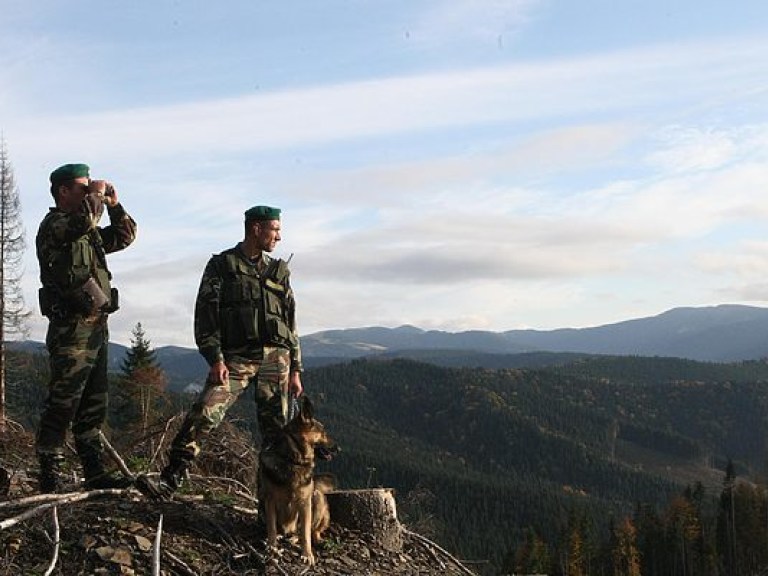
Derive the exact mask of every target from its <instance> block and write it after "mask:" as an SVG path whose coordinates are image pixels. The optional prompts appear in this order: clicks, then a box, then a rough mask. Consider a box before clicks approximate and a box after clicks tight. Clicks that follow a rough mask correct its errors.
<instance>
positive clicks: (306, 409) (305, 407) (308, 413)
mask: <svg viewBox="0 0 768 576" xmlns="http://www.w3.org/2000/svg"><path fill="white" fill-rule="evenodd" d="M299 414H300V415H301V419H302V420H303V421H305V422H311V421H312V419H313V418H314V417H315V409H314V408H313V407H312V402H311V401H310V400H309V398H307V396H302V397H301V411H300V413H299Z"/></svg>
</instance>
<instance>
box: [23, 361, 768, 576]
mask: <svg viewBox="0 0 768 576" xmlns="http://www.w3.org/2000/svg"><path fill="white" fill-rule="evenodd" d="M13 365H14V366H15V368H14V370H12V376H13V377H12V381H13V385H12V387H11V394H10V396H9V407H10V409H11V411H12V417H14V418H15V419H16V420H17V421H19V422H22V423H24V424H25V426H34V425H35V420H36V410H37V408H36V404H38V403H39V401H40V400H41V398H42V384H41V382H42V381H41V378H44V373H45V366H44V362H41V360H40V358H39V357H37V356H34V355H30V354H24V353H16V354H15V355H14V363H13ZM767 382H768V365H766V364H765V363H762V362H745V363H737V364H708V363H698V362H693V361H687V360H676V359H668V358H640V357H595V358H590V357H575V358H574V361H573V362H571V363H569V364H563V365H558V366H551V367H542V368H538V369H535V370H532V369H528V370H518V369H482V368H476V369H469V368H444V367H438V366H435V365H430V364H425V363H420V362H416V361H413V360H407V359H377V360H374V359H370V360H354V361H352V362H349V363H343V364H336V365H331V366H325V367H318V368H313V369H310V370H308V371H307V372H306V373H305V375H304V383H305V386H306V390H307V393H308V394H309V395H310V396H311V397H312V398H313V400H314V401H315V404H316V413H317V416H318V417H319V418H320V419H321V420H322V421H323V422H324V423H325V424H326V426H327V428H328V429H329V430H330V431H331V433H332V434H333V435H334V436H335V437H336V439H337V440H338V441H339V443H340V444H341V446H342V449H343V452H342V454H341V455H340V456H339V457H338V458H337V459H335V460H334V461H333V462H332V463H330V464H329V465H327V469H329V470H330V471H332V472H334V473H335V474H336V475H337V476H338V478H339V481H340V483H341V485H342V486H343V487H345V488H359V487H366V486H387V487H393V488H395V489H396V490H397V499H398V506H399V509H400V513H401V516H402V518H403V519H404V521H405V522H406V523H407V524H408V525H410V526H412V527H413V528H415V529H417V530H419V531H420V532H421V533H424V534H425V535H427V536H430V537H433V538H434V539H435V540H436V541H438V542H440V543H441V544H442V545H444V546H445V547H446V548H448V549H449V550H451V551H453V552H455V553H456V554H458V555H459V556H460V557H462V558H465V559H469V560H477V561H480V562H481V563H480V564H478V565H477V566H478V571H481V572H483V573H485V574H498V573H501V572H502V571H508V572H513V571H521V570H528V571H531V572H533V571H535V570H539V571H541V572H542V573H551V574H565V573H568V574H575V573H578V572H574V569H573V568H572V567H571V568H568V566H569V563H571V562H576V563H577V564H579V563H581V564H583V565H585V566H587V565H588V566H590V567H591V568H590V570H589V571H586V572H582V573H583V574H611V573H612V572H611V566H612V565H613V564H612V563H613V562H615V558H614V555H615V554H616V550H617V548H616V547H617V546H619V545H618V543H617V542H618V541H617V538H619V537H620V536H622V535H623V536H622V537H627V536H626V534H627V533H631V534H633V536H632V537H631V541H632V547H631V549H632V550H635V552H636V553H637V554H638V555H639V557H640V558H641V560H642V558H645V562H646V564H645V565H644V567H643V570H642V572H637V574H641V573H642V574H659V575H661V574H686V575H687V574H708V573H712V574H714V573H716V571H714V570H715V568H714V567H715V566H719V567H720V568H722V567H723V566H726V565H728V566H730V565H732V564H733V563H735V562H737V560H738V558H739V556H738V554H739V552H738V547H737V546H736V545H735V543H734V540H733V539H734V538H735V535H736V534H737V533H738V532H739V530H741V529H742V528H743V529H744V530H746V528H744V527H745V526H747V524H749V525H750V526H751V525H752V524H751V523H754V524H755V525H756V526H761V527H762V528H760V530H762V531H761V532H759V533H758V532H756V531H755V530H756V529H755V528H750V530H752V532H750V533H749V535H745V536H743V537H742V538H741V539H740V540H739V542H740V546H745V547H746V548H745V550H744V555H745V557H747V556H748V557H749V558H750V560H749V562H751V563H752V564H751V565H755V563H758V565H759V563H760V562H763V560H765V561H766V563H767V564H768V558H765V559H763V558H762V557H761V556H760V555H759V554H757V555H756V554H755V553H754V552H753V551H752V546H754V547H756V548H759V546H763V548H764V549H768V534H766V533H765V532H766V531H765V526H766V525H768V523H767V522H766V509H768V507H767V506H766V504H765V501H764V500H765V498H764V495H763V492H762V491H761V490H760V489H758V488H755V487H754V486H753V485H752V484H750V483H745V482H744V481H749V482H754V481H759V480H760V479H761V478H762V477H763V473H764V471H765V470H764V462H765V456H766V444H765V436H766V432H768V430H766V427H767V424H766V418H765V414H766V413H768V411H767V410H766V409H767V408H768V386H767V385H766V383H767ZM115 384H116V386H117V387H118V388H119V386H120V384H119V382H118V381H117V380H116V382H115ZM115 398H116V402H115V403H114V407H113V412H112V414H111V424H112V426H113V428H114V430H113V433H115V432H117V431H119V430H120V427H121V426H124V425H125V419H126V418H125V411H124V410H123V409H121V408H120V406H121V403H120V394H119V393H118V394H115ZM189 401H190V399H189V398H186V399H185V398H184V397H183V396H174V395H172V398H171V400H170V401H167V402H166V404H165V406H166V411H169V410H170V411H172V410H178V408H173V406H177V407H178V406H183V405H184V404H185V403H186V404H187V405H188V403H189ZM252 402H253V399H252V396H250V395H246V397H244V398H243V399H242V400H241V401H240V402H239V403H238V405H237V406H236V407H235V408H234V409H233V410H232V412H231V413H230V418H232V419H233V420H236V421H238V423H239V425H241V426H243V427H245V428H247V429H249V430H255V426H254V417H253V412H254V411H253V404H252ZM122 406H124V404H123V405H122ZM168 415H169V414H168V413H166V414H165V416H163V415H162V414H157V415H156V417H157V418H163V417H167V416H168ZM729 462H731V463H732V465H731V468H730V470H731V474H730V476H729V477H728V479H727V481H726V474H725V469H726V467H727V466H728V463H729ZM739 479H741V481H738V480H739ZM725 497H730V498H731V503H730V505H731V506H733V508H734V510H742V509H743V510H751V511H754V512H753V514H754V515H755V516H754V518H752V517H750V519H749V522H747V520H746V519H745V520H744V524H743V525H742V524H741V523H739V522H738V521H736V524H735V525H733V524H730V525H729V524H728V522H731V521H730V520H728V517H729V516H728V517H727V515H724V513H723V506H724V504H723V501H722V498H725ZM745 514H746V512H743V513H739V514H735V515H734V518H736V519H738V518H739V517H742V518H743V517H744V516H745ZM681 515H682V516H681ZM680 518H686V519H688V520H690V521H691V522H692V521H693V520H691V518H695V520H696V526H698V528H697V530H693V529H690V530H689V532H690V534H693V535H694V536H691V538H692V539H691V540H690V542H689V541H688V540H686V538H688V536H686V538H682V539H677V538H676V537H675V536H674V533H675V532H674V531H675V530H678V529H682V528H681V526H682V525H681V524H680V522H682V520H680ZM688 520H686V521H688ZM627 523H629V524H627ZM691 530H692V531H691ZM670 531H671V532H670ZM689 532H686V534H688V533H689ZM654 539H656V540H654ZM756 543H757V544H756ZM662 544H663V545H662ZM681 546H682V548H681ZM726 550H728V551H729V552H728V554H730V556H727V555H726ZM626 553H627V554H629V553H630V552H626ZM763 556H764V554H763ZM651 558H653V560H651ZM680 558H684V561H681V560H680ZM729 563H730V564H729ZM745 565H746V564H745ZM640 566H643V564H642V562H641V564H640ZM694 567H696V570H698V571H696V570H694Z"/></svg>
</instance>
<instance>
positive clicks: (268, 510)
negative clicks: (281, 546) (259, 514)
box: [264, 498, 277, 549]
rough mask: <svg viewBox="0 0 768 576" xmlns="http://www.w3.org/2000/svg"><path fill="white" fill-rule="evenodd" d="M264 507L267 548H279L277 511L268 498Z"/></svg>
mask: <svg viewBox="0 0 768 576" xmlns="http://www.w3.org/2000/svg"><path fill="white" fill-rule="evenodd" d="M265 504H266V506H264V517H265V520H266V522H267V546H268V547H269V548H271V549H275V548H277V509H276V508H275V503H274V501H272V499H271V498H268V499H267V501H266V502H265Z"/></svg>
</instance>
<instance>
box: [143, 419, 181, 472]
mask: <svg viewBox="0 0 768 576" xmlns="http://www.w3.org/2000/svg"><path fill="white" fill-rule="evenodd" d="M176 418H178V414H177V415H175V416H172V417H171V418H169V419H168V420H167V421H166V423H165V430H163V433H162V434H161V436H160V441H159V442H158V443H157V450H155V453H154V454H152V457H151V458H150V459H149V464H148V466H147V468H151V467H152V464H154V463H155V460H156V459H157V455H158V454H159V453H160V450H162V448H163V442H165V435H166V434H168V430H169V429H170V427H171V423H172V422H173V421H174V420H176Z"/></svg>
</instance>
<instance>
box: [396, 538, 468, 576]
mask: <svg viewBox="0 0 768 576" xmlns="http://www.w3.org/2000/svg"><path fill="white" fill-rule="evenodd" d="M402 530H403V533H404V534H407V535H408V536H410V537H412V538H414V539H415V540H418V541H419V542H421V544H422V545H424V546H425V547H427V548H428V547H430V546H431V547H433V548H434V549H435V550H438V551H439V552H440V553H441V554H444V555H445V556H446V557H447V558H448V559H449V560H451V562H453V563H454V564H456V566H457V567H458V568H459V570H461V571H462V572H464V573H465V574H467V575H468V576H477V575H476V574H475V573H474V572H472V571H471V570H470V569H469V568H467V567H466V566H464V564H462V563H461V561H460V560H459V559H458V558H456V557H455V556H453V555H452V554H451V553H450V552H448V551H446V550H445V549H444V548H441V547H440V546H438V545H437V544H435V543H434V542H432V540H430V539H429V538H425V537H424V536H422V535H421V534H416V532H411V531H410V530H408V529H407V528H405V527H403V528H402Z"/></svg>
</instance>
